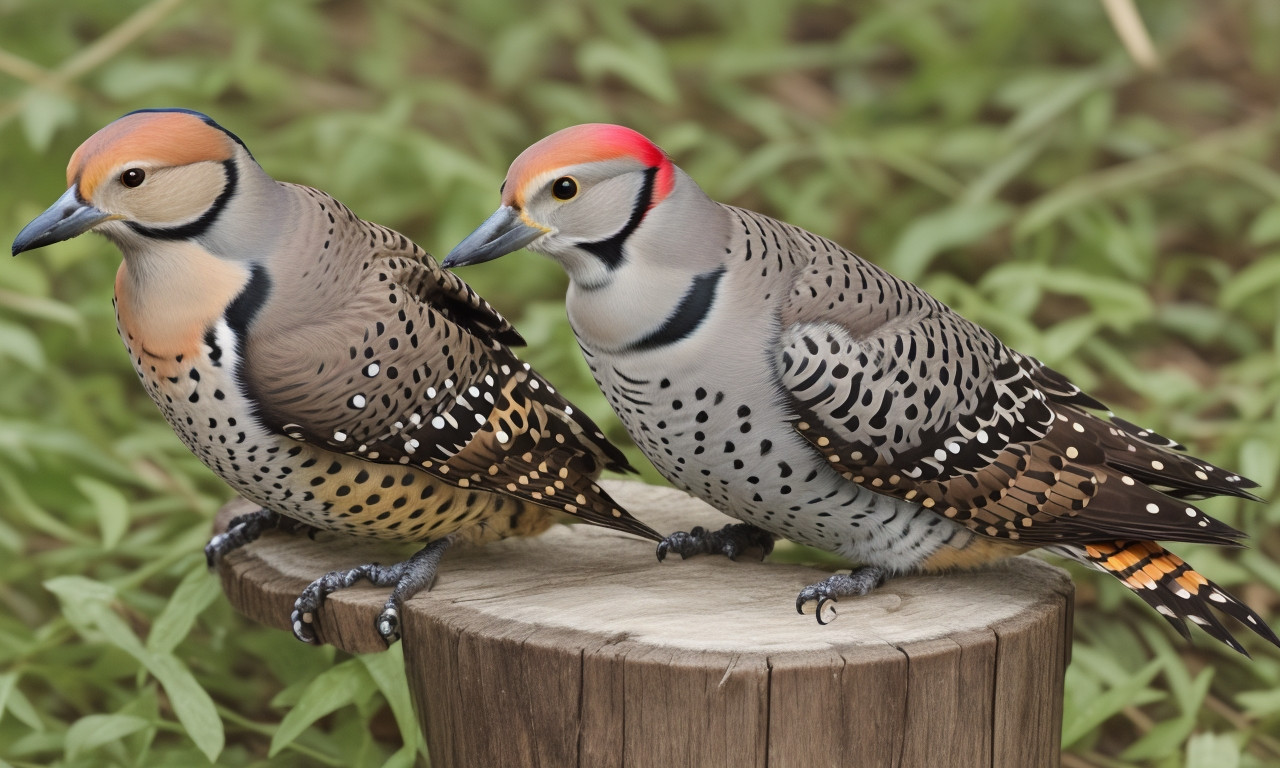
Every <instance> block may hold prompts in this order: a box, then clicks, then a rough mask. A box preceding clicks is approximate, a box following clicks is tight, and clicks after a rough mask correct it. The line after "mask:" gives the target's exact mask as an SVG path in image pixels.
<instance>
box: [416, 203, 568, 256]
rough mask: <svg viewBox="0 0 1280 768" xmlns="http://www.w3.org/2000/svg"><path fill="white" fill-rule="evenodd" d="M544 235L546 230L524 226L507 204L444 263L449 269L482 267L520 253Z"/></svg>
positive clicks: (459, 244)
mask: <svg viewBox="0 0 1280 768" xmlns="http://www.w3.org/2000/svg"><path fill="white" fill-rule="evenodd" d="M544 234H546V232H545V231H544V230H541V229H538V228H537V227H531V226H529V225H528V224H525V223H524V221H522V220H521V219H520V212H519V211H517V210H516V209H515V208H513V207H511V206H509V205H504V206H502V207H501V208H499V209H498V210H496V211H494V212H493V215H492V216H490V217H489V218H488V219H486V220H485V222H484V223H483V224H481V225H480V226H478V227H476V231H475V232H472V233H471V234H469V235H467V236H466V238H465V239H463V241H462V242H460V243H458V244H457V245H455V246H454V247H453V250H452V251H449V255H448V256H445V257H444V261H443V262H441V264H443V265H444V266H446V267H465V266H467V265H469V264H483V263H484V262H486V261H491V260H493V259H496V258H498V257H499V256H506V255H507V254H508V253H511V252H512V251H518V250H520V249H521V248H523V247H525V246H526V245H528V244H529V243H532V242H533V241H534V240H537V239H538V238H539V237H542V236H543V235H544Z"/></svg>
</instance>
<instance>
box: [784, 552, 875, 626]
mask: <svg viewBox="0 0 1280 768" xmlns="http://www.w3.org/2000/svg"><path fill="white" fill-rule="evenodd" d="M887 577H888V573H886V572H885V570H884V569H883V568H880V567H879V566H875V565H864V566H862V567H860V568H854V569H853V571H852V572H850V573H837V574H834V575H832V576H831V577H829V578H826V579H823V580H822V581H820V582H818V583H817V584H810V585H809V586H807V587H805V588H804V589H802V590H800V594H799V595H797V596H796V613H804V608H805V604H806V603H808V602H810V601H817V610H816V611H815V613H816V614H817V618H818V623H819V624H830V623H831V622H833V621H835V618H836V609H835V606H834V605H831V604H832V603H835V602H837V601H838V600H839V599H840V598H841V597H855V596H861V595H866V594H869V593H870V592H871V591H872V590H874V589H875V588H876V587H878V586H880V585H881V584H883V583H884V582H885V579H886V578H887Z"/></svg>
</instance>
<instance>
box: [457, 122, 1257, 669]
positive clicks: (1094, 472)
mask: <svg viewBox="0 0 1280 768" xmlns="http://www.w3.org/2000/svg"><path fill="white" fill-rule="evenodd" d="M524 246H527V247H528V249H529V250H531V251H534V252H536V253H541V254H545V255H548V256H550V257H552V258H554V259H555V260H556V261H557V262H559V263H560V265H561V266H562V267H563V268H564V269H565V271H566V272H567V273H568V275H569V289H568V294H567V297H566V303H567V308H568V314H569V322H570V324H571V325H572V327H573V331H574V333H575V334H576V336H577V339H578V344H579V346H580V347H581V349H582V353H583V355H584V356H585V357H586V360H587V363H588V364H589V365H590V367H591V370H592V371H593V373H594V375H595V377H596V381H597V382H598V383H599V385H600V387H601V389H602V390H603V391H604V393H605V395H606V396H607V397H608V399H609V401H610V403H611V404H612V405H613V407H614V409H615V410H616V411H617V412H618V415H619V416H620V417H621V418H622V421H623V422H624V423H625V424H626V426H627V428H628V430H629V431H630V433H631V436H632V437H633V438H634V439H635V441H636V443H637V444H638V445H639V446H640V448H641V449H642V450H643V451H644V453H645V455H646V456H647V457H648V458H649V459H650V461H652V462H653V464H654V465H655V466H656V467H657V468H658V470H659V471H660V472H661V473H662V474H663V476H665V477H666V478H667V479H668V480H670V481H671V483H672V484H674V485H676V486H677V487H679V488H682V489H684V490H685V491H688V492H689V493H691V494H693V495H695V496H697V497H700V498H701V499H703V500H704V501H706V502H708V503H710V504H711V505H713V506H715V507H717V508H719V509H721V510H722V511H724V512H726V513H728V514H729V515H732V516H734V517H736V518H738V519H740V520H742V521H744V523H745V524H739V525H734V526H729V527H726V528H725V529H724V530H722V531H716V532H707V531H702V530H699V529H694V530H693V531H692V532H690V533H683V532H682V533H676V534H673V535H671V536H669V537H667V538H666V539H665V540H664V541H663V542H661V543H660V544H659V548H658V557H659V559H661V558H662V557H664V556H665V554H666V553H668V552H678V553H680V554H681V555H682V556H688V555H691V554H696V553H703V552H723V553H725V554H729V555H730V556H733V555H734V554H737V553H738V552H741V551H744V550H746V549H750V548H759V549H761V550H763V551H765V552H767V551H768V550H769V548H770V547H771V546H772V542H773V538H774V537H775V536H776V537H784V538H787V539H790V540H793V541H797V542H801V543H803V544H808V545H811V546H815V547H820V548H822V549H826V550H831V551H834V552H837V553H839V554H840V555H842V556H844V557H846V558H848V559H850V560H851V561H853V562H855V563H857V564H859V567H857V568H855V569H854V570H853V571H852V573H850V574H837V575H835V576H832V577H831V578H829V579H827V580H825V581H822V582H820V583H817V584H814V585H812V586H810V587H807V588H805V589H804V590H803V591H801V593H800V594H799V596H798V598H797V601H796V607H797V610H800V609H802V608H803V607H804V606H805V604H806V603H809V602H810V601H816V608H817V616H818V621H819V622H824V623H825V621H827V620H829V618H830V617H832V616H834V606H832V605H831V603H832V602H833V601H836V600H837V599H838V598H840V597H846V596H853V595H862V594H866V593H867V592H869V591H870V590H872V589H874V588H875V587H877V586H878V585H879V584H881V583H882V582H883V581H884V580H885V578H887V577H889V576H892V575H895V574H901V573H910V572H937V571H944V570H947V569H951V568H956V567H967V566H974V565H978V564H981V563H985V562H988V561H991V560H995V559H999V558H1003V557H1007V556H1011V555H1016V554H1019V553H1022V552H1026V551H1028V550H1030V549H1033V548H1037V547H1043V548H1046V549H1048V550H1050V551H1052V552H1054V553H1057V554H1059V555H1063V556H1065V557H1068V558H1071V559H1074V560H1078V561H1080V562H1082V563H1086V564H1088V565H1090V566H1093V567H1095V568H1098V569H1100V570H1103V571H1107V572H1109V573H1112V574H1114V575H1115V576H1117V577H1118V578H1120V579H1121V580H1122V581H1123V582H1124V583H1125V584H1126V585H1127V586H1128V587H1129V588H1130V589H1132V590H1134V591H1135V592H1137V593H1138V595H1139V596H1141V597H1142V598H1143V599H1144V600H1145V601H1146V602H1148V603H1149V604H1151V605H1152V606H1153V607H1154V608H1155V609H1156V610H1157V611H1159V612H1160V613H1161V614H1162V615H1164V616H1165V617H1166V618H1167V619H1169V621H1170V622H1171V623H1172V624H1173V626H1174V627H1175V628H1177V629H1178V631H1179V632H1181V633H1182V634H1183V635H1184V636H1189V633H1188V631H1187V628H1186V623H1185V621H1184V620H1190V621H1192V622H1193V623H1195V624H1198V625H1200V626H1201V627H1203V628H1204V629H1205V630H1206V631H1207V632H1208V633H1209V634H1210V635H1212V636H1213V637H1215V638H1217V639H1219V640H1221V641H1222V642H1224V643H1226V644H1228V645H1229V646H1231V647H1232V648H1234V649H1236V650H1237V651H1240V652H1242V653H1243V652H1244V648H1243V647H1242V646H1241V645H1240V643H1239V642H1237V641H1236V639H1235V638H1234V637H1233V636H1232V635H1231V633H1230V632H1229V631H1228V630H1227V628H1226V627H1224V626H1223V625H1222V624H1221V623H1220V621H1219V620H1218V618H1217V617H1216V616H1215V615H1214V613H1213V611H1211V610H1210V609H1211V608H1216V609H1218V610H1220V611H1223V612H1225V613H1226V614H1228V615H1230V616H1233V617H1235V618H1236V619H1239V620H1240V621H1242V622H1243V623H1244V624H1245V625H1246V626H1248V627H1249V628H1250V629H1252V630H1254V631H1255V632H1257V633H1258V634H1259V635H1261V636H1262V637H1264V638H1266V639H1267V640H1269V641H1270V642H1272V643H1276V644H1278V645H1280V640H1277V637H1276V635H1275V634H1274V633H1273V632H1272V631H1271V629H1270V628H1269V627H1267V626H1266V625H1265V624H1264V623H1263V621H1262V619H1261V618H1260V617H1259V616H1258V615H1257V614H1256V613H1255V612H1254V611H1252V610H1251V609H1249V608H1248V607H1247V606H1245V605H1244V604H1243V603H1241V602H1240V601H1239V600H1237V599H1236V598H1234V597H1232V596H1231V595H1229V594H1227V592H1226V591H1224V590H1222V589H1220V588H1219V587H1217V586H1216V585H1214V584H1213V583H1212V582H1209V581H1208V580H1206V579H1205V578H1204V577H1203V576H1201V575H1200V574H1199V573H1197V572H1196V571H1194V570H1192V569H1191V567H1190V566H1188V565H1187V564H1186V563H1185V562H1183V561H1182V560H1181V559H1179V558H1178V557H1177V556H1176V555H1174V554H1173V553H1171V552H1169V551H1167V550H1166V549H1164V548H1163V547H1162V546H1160V545H1159V544H1157V543H1155V541H1153V539H1169V540H1176V541H1190V542H1210V543H1214V544H1228V545H1229V544H1234V543H1235V542H1236V540H1237V539H1239V538H1240V537H1241V536H1242V534H1241V533H1240V532H1239V531H1236V530H1235V529H1233V528H1231V527H1230V526H1228V525H1225V524H1224V523H1221V522H1219V521H1217V520H1214V519H1213V518H1210V517H1209V516H1207V515H1205V514H1204V513H1203V512H1201V511H1200V510H1199V509H1197V508H1196V507H1195V506H1193V505H1192V504H1190V503H1188V500H1190V499H1199V498H1205V497H1208V496H1216V495H1229V496H1238V497H1243V498H1254V497H1253V496H1252V495H1251V494H1250V493H1249V492H1248V491H1247V490H1246V489H1248V488H1253V487H1256V484H1254V483H1252V482H1250V481H1248V480H1246V479H1244V478H1242V477H1240V476H1239V475H1236V474H1232V473H1231V472H1227V471H1224V470H1222V469H1219V468H1218V467H1215V466H1213V465H1211V464H1209V463H1208V462H1205V461H1203V460H1200V459H1196V458H1193V457H1190V456H1188V455H1186V454H1184V453H1181V452H1180V451H1181V446H1178V445H1176V444H1175V443H1173V442H1172V441H1169V440H1167V439H1165V438H1163V437H1160V436H1159V435H1157V434H1155V433H1153V432H1151V431H1149V430H1144V429H1141V428H1139V427H1136V426H1134V425H1132V424H1130V423H1128V422H1125V421H1123V420H1121V419H1119V418H1116V417H1115V416H1114V415H1113V414H1111V413H1110V412H1107V411H1106V409H1105V407H1104V406H1103V405H1102V404H1101V403H1099V402H1098V401H1097V400H1095V399H1094V398H1092V397H1090V396H1089V395H1087V394H1085V393H1083V392H1082V391H1080V389H1079V388H1077V387H1076V386H1074V385H1073V384H1072V383H1071V382H1070V381H1068V380H1067V379H1066V378H1064V377H1063V376H1062V375H1060V374H1058V373H1056V372H1054V371H1053V370H1051V369H1049V368H1048V367H1046V366H1045V365H1044V364H1042V363H1040V362H1039V361H1037V360H1035V359H1034V358H1032V357H1029V356H1027V355H1023V354H1020V353H1018V352H1016V351H1014V350H1012V349H1010V348H1009V347H1007V346H1005V345H1004V344H1002V343H1001V342H1000V341H999V340H998V339H997V338H996V337H995V336H993V335H992V334H991V333H989V332H988V331H986V330H984V329H983V328H980V327H978V326H977V325H975V324H973V323H971V322H969V321H967V320H965V319H964V318H962V317H960V316H959V315H957V314H956V313H955V312H953V311H952V310H951V309H949V308H948V307H947V306H945V305H944V304H942V303H941V302H939V301H938V300H936V299H934V298H933V297H932V296H930V295H929V294H927V293H925V292H924V291H922V290H921V289H919V288H917V287H916V286H914V285H912V284H910V283H908V282H906V281H904V280H900V279H898V278H896V277H894V276H892V275H890V274H889V273H887V272H885V271H884V270H882V269H880V268H879V267H877V266H875V265H874V264H872V263H870V262H868V261H866V260H864V259H862V258H859V257H858V256H856V255H854V254H853V253H851V252H849V251H847V250H845V249H844V248H842V247H840V246H839V245H837V244H835V243H833V242H831V241H829V240H826V239H824V238H822V237H819V236H817V235H815V234H812V233H810V232H806V231H805V230H802V229H800V228H798V227H794V226H791V225H789V224H785V223H783V222H780V221H776V220H774V219H771V218H768V217H766V216H762V215H760V214H758V213H753V212H751V211H746V210H742V209H740V208H734V207H731V206H727V205H722V204H720V203H717V202H715V201H713V200H712V199H711V198H710V197H708V196H707V195H706V193H705V192H703V191H702V189H700V188H699V187H698V185H697V184H696V183H695V182H694V181H693V179H692V178H690V177H689V176H688V175H687V174H686V173H685V172H684V171H682V170H681V169H680V168H678V167H676V166H675V165H673V164H672V162H671V160H670V158H669V157H668V156H667V155H666V154H665V153H664V152H663V151H662V150H661V149H659V148H658V147H657V146H655V145H654V144H653V143H652V142H650V141H649V140H648V139H646V138H645V137H643V136H641V135H640V134H638V133H636V132H635V131H632V130H630V129H627V128H623V127H620V126H612V125H580V126H576V127H573V128H568V129H565V130H563V131H560V132H558V133H555V134H553V135H551V136H549V137H547V138H545V139H543V140H542V141H539V142H538V143H536V144H534V145H533V146H531V147H529V148H528V149H527V150H525V151H524V152H523V153H522V154H521V155H520V156H519V157H518V158H517V159H516V160H515V162H514V163H513V164H512V165H511V168H510V170H509V172H508V173H507V177H506V181H505V182H504V184H503V188H502V205H501V207H500V208H498V210H497V212H496V213H494V214H493V216H492V217H490V218H489V220H488V221H486V222H485V223H484V224H482V225H481V226H480V227H479V228H478V229H477V230H476V231H475V232H474V233H472V234H471V235H470V236H468V237H467V238H466V239H465V240H464V241H463V242H461V243H460V244H459V245H458V246H457V247H456V248H454V250H453V251H452V252H451V253H450V254H449V256H448V257H447V258H446V259H445V261H444V265H445V266H446V267H452V266H459V265H464V264H474V263H478V262H482V261H487V260H489V259H493V258H496V257H498V256H501V255H503V254H506V253H509V252H511V251H514V250H517V249H519V248H521V247H524Z"/></svg>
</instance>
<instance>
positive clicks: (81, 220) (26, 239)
mask: <svg viewBox="0 0 1280 768" xmlns="http://www.w3.org/2000/svg"><path fill="white" fill-rule="evenodd" d="M117 218H120V217H119V216H115V215H113V214H110V213H106V212H104V211H100V210H98V209H97V208H94V207H93V206H92V205H89V204H88V203H84V202H81V201H80V198H79V197H77V195H76V187H74V186H73V187H71V188H70V189H68V190H67V191H66V192H64V193H63V194H62V197H59V198H58V200H57V202H55V203H54V204H53V205H51V206H49V210H47V211H45V212H44V213H42V214H40V215H39V216H37V217H35V219H33V220H32V221H31V223H30V224H28V225H27V226H25V227H23V228H22V231H21V232H19V233H18V236H17V237H15V238H14V239H13V255H14V256H17V255H18V254H20V253H22V252H23V251H29V250H31V249H33V248H42V247H44V246H46V245H50V244H52V243H60V242H62V241H63V240H70V239H71V238H73V237H75V236H76V235H81V234H84V233H85V232H88V231H89V230H90V229H93V228H94V227H95V226H97V225H98V224H101V223H102V222H104V221H106V220H107V219H117Z"/></svg>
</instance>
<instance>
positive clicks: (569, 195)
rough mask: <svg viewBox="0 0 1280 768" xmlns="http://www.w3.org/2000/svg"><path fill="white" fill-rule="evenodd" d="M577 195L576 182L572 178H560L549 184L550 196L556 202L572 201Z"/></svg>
mask: <svg viewBox="0 0 1280 768" xmlns="http://www.w3.org/2000/svg"><path fill="white" fill-rule="evenodd" d="M577 194H578V181H577V180H576V179H574V178H573V177H572V176H561V177H560V178H558V179H556V180H555V181H553V182H551V196H552V197H554V198H555V199H557V200H561V201H564V200H572V199H573V198H574V197H576V196H577Z"/></svg>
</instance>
